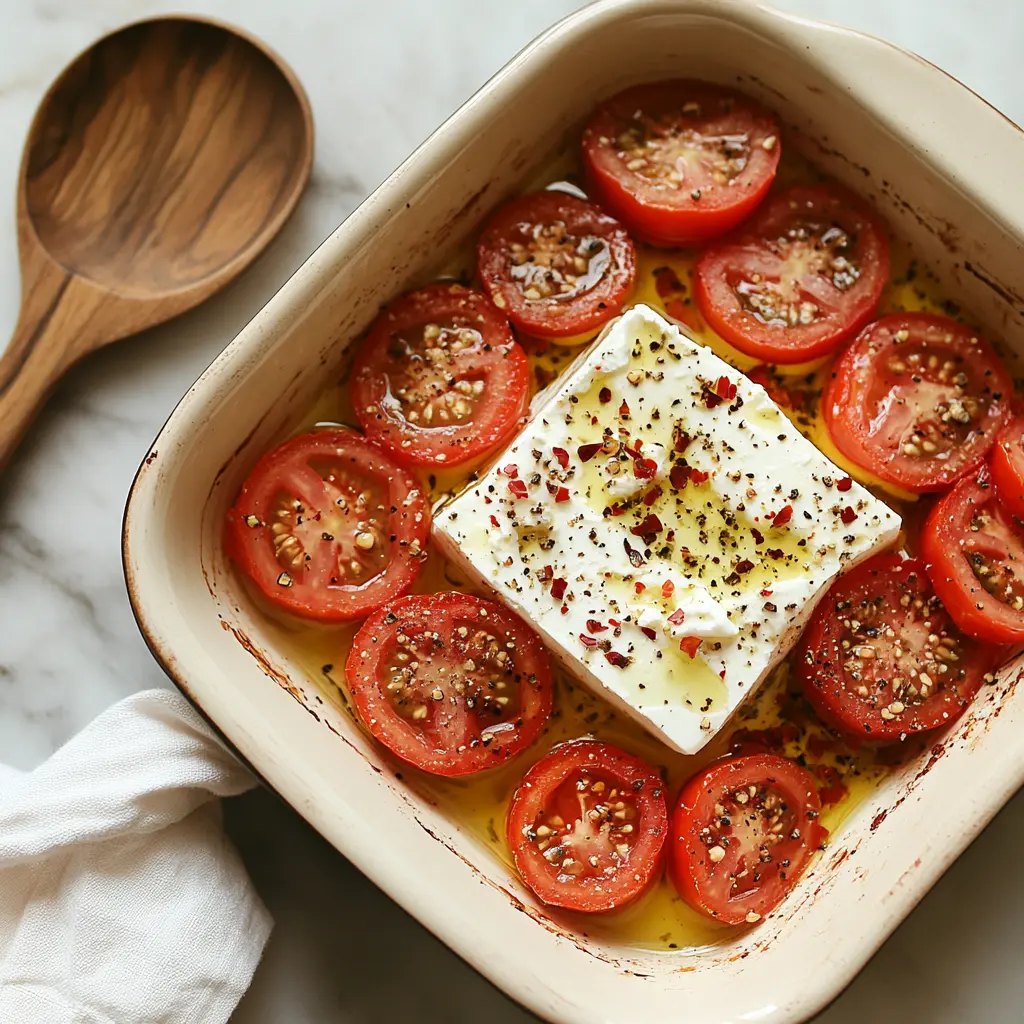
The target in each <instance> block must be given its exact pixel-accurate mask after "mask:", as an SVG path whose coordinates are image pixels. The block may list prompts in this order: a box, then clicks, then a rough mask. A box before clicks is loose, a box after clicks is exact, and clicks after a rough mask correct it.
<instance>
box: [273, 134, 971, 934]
mask: <svg viewBox="0 0 1024 1024" xmlns="http://www.w3.org/2000/svg"><path fill="white" fill-rule="evenodd" d="M574 171H575V169H574V168H573V167H572V165H571V164H570V163H569V162H568V161H562V162H561V163H560V164H558V165H556V166H555V167H554V168H553V169H552V170H550V171H549V172H548V173H547V174H546V175H545V176H544V177H542V178H538V179H537V180H536V181H535V182H534V183H533V186H532V187H533V188H540V187H543V186H544V184H545V183H546V182H549V181H552V180H555V179H558V178H567V177H571V176H573V174H574ZM819 178H820V176H819V175H817V174H816V173H815V172H814V171H813V169H812V168H810V167H809V166H808V165H806V164H804V163H803V162H802V161H800V160H799V159H798V158H795V157H794V156H793V155H792V154H791V153H787V154H786V155H784V157H783V161H782V164H781V166H780V171H779V177H778V183H777V185H776V187H777V188H785V187H789V186H791V185H794V184H798V183H800V182H808V181H813V180H819ZM527 190H529V189H527ZM474 244H475V239H470V240H469V241H468V242H467V244H466V245H465V246H463V247H462V249H460V250H459V252H458V253H457V254H456V256H455V257H454V258H453V259H452V260H451V261H449V262H448V263H447V264H446V265H445V266H444V267H443V268H441V271H442V272H443V273H445V274H452V275H455V276H462V277H463V279H464V280H467V281H468V280H469V276H468V268H470V267H471V266H472V246H473V245H474ZM693 264H694V253H692V252H683V251H678V252H664V251H658V250H653V249H648V248H645V247H643V246H638V279H637V290H636V293H635V295H634V300H633V301H636V302H645V303H647V304H649V305H651V306H652V307H654V308H656V309H660V310H662V311H664V312H665V313H666V314H667V315H668V316H670V317H673V318H675V319H677V320H679V321H680V322H682V323H683V324H684V325H685V326H686V327H688V328H689V329H690V330H691V332H692V333H694V334H695V335H696V337H697V338H698V339H699V340H701V341H702V342H703V343H705V344H707V345H708V346H709V347H711V348H712V349H713V350H714V351H715V352H717V353H718V354H719V355H720V356H722V357H723V358H724V359H726V360H728V361H729V362H730V363H732V364H733V365H734V366H736V367H737V368H738V369H740V370H742V371H744V372H749V371H750V370H751V369H753V368H754V366H755V365H756V360H753V359H751V358H750V357H748V356H745V355H743V354H742V353H739V352H737V351H736V350H735V349H733V348H732V347H731V346H729V345H728V344H726V343H725V342H724V341H722V340H721V339H720V338H718V337H717V336H716V335H715V334H714V333H713V332H712V331H711V330H710V329H709V328H708V326H707V325H706V324H705V323H704V322H703V321H702V320H701V318H700V315H699V313H698V312H697V307H696V304H695V302H694V301H693V298H692V295H693V292H692V272H693ZM664 268H668V269H669V270H670V271H671V273H672V275H674V279H675V282H672V280H671V278H669V277H668V276H667V275H666V274H665V272H664ZM892 268H893V270H892V277H891V280H890V283H889V285H888V287H887V288H886V290H885V293H884V295H883V297H882V302H881V306H880V312H883V313H884V312H890V311H894V310H899V309H925V310H931V311H936V312H944V313H946V314H947V315H952V316H957V315H960V310H959V309H958V308H957V307H955V306H953V305H952V304H950V303H948V302H945V301H944V300H943V298H942V296H941V294H940V292H939V289H938V286H937V282H936V281H935V279H934V278H933V277H932V276H931V275H930V274H929V273H928V272H927V271H926V270H924V269H923V268H922V267H921V266H919V265H918V264H917V263H916V262H915V261H914V260H913V259H911V257H910V255H909V253H908V252H907V250H906V249H905V247H903V246H902V245H901V244H900V243H899V242H894V244H893V248H892ZM659 271H661V273H660V274H659V273H658V272H659ZM666 282H668V284H674V283H678V285H679V286H680V287H679V288H678V290H674V289H673V288H671V287H668V286H667V284H666ZM528 352H529V356H530V362H531V365H532V370H533V374H534V386H535V388H536V389H539V388H541V387H543V386H545V385H547V384H548V383H550V382H551V381H552V380H554V379H555V377H557V376H558V375H559V374H561V373H562V372H564V370H565V369H566V368H567V367H568V366H569V365H570V364H571V363H572V361H573V360H574V359H575V358H576V356H578V354H579V350H578V349H573V348H568V347H563V346H559V345H555V344H543V343H528ZM825 373H827V361H825V362H820V361H819V362H818V363H817V364H813V365H808V366H802V367H801V366H790V367H786V368H785V375H784V376H783V375H777V376H776V375H772V376H770V377H767V378H766V380H765V381H762V382H763V383H768V384H769V386H770V389H771V390H772V391H773V397H775V398H776V400H777V401H780V398H781V399H782V400H781V401H780V404H782V405H783V407H784V408H785V409H786V412H787V413H788V414H789V415H790V418H791V419H792V420H793V421H794V423H795V424H796V425H797V426H798V427H799V429H801V430H802V431H803V432H804V433H805V434H806V435H807V436H808V437H810V439H811V440H812V441H813V442H814V443H815V444H816V445H817V447H818V448H820V449H821V450H822V451H823V452H824V454H825V455H826V456H828V457H829V458H830V459H832V461H834V462H836V463H837V464H838V465H839V466H840V467H841V468H843V469H845V470H846V471H847V472H849V473H850V474H851V475H853V476H855V477H856V478H857V479H858V480H860V481H861V482H863V483H865V484H866V485H867V486H869V487H871V488H872V490H874V491H875V492H876V493H877V494H878V496H879V497H880V498H882V500H884V501H887V502H888V503H889V504H891V505H894V506H895V507H896V508H897V510H898V511H900V512H902V513H904V514H906V513H907V512H908V511H910V508H911V507H910V506H909V505H908V504H907V503H908V502H910V501H912V500H913V499H914V496H913V495H909V494H904V493H902V492H900V491H898V490H894V489H893V488H890V487H887V486H885V485H882V484H881V483H880V482H879V481H877V480H875V479H874V478H872V477H871V476H870V475H868V474H865V473H864V472H863V471H861V470H859V469H858V468H857V467H854V466H852V465H849V464H848V463H846V462H845V460H843V458H842V457H841V456H840V455H839V454H838V452H837V451H836V450H835V448H834V447H833V446H832V445H831V443H830V442H829V441H828V438H827V435H826V434H825V433H824V429H823V427H822V425H821V420H820V416H819V399H820V394H821V382H822V381H823V380H824V376H823V375H824V374H825ZM787 401H788V402H789V405H788V407H787V405H786V402H787ZM354 422H355V419H354V416H353V414H352V408H351V404H350V402H349V399H348V391H347V388H346V387H344V386H339V387H337V388H332V389H330V390H329V391H327V392H326V393H325V394H324V395H323V396H322V397H321V398H320V400H319V401H318V402H317V404H316V406H315V407H314V408H313V409H312V410H311V411H310V414H309V416H308V417H307V418H306V419H305V420H304V421H303V422H302V423H301V424H298V425H297V427H296V430H297V431H298V430H308V429H311V428H313V427H314V426H316V425H317V424H318V423H330V424H334V423H344V424H352V423H354ZM471 469H472V467H462V468H460V469H459V470H456V471H449V472H446V473H444V474H440V475H436V476H432V477H430V478H429V482H430V486H431V488H432V490H433V492H434V496H435V498H441V497H443V496H444V495H445V494H448V493H451V492H453V491H457V490H460V489H461V488H462V487H463V486H464V485H465V484H466V482H467V481H468V479H469V473H470V472H471ZM916 518H917V517H916V516H914V515H913V514H912V512H911V514H910V516H909V519H910V521H911V522H913V521H914V520H915V519H916ZM913 529H914V528H913V527H911V530H912V531H913ZM910 543H911V545H913V543H914V538H913V537H911V538H910ZM451 588H459V589H468V588H464V584H463V581H462V580H461V579H459V578H458V576H457V575H454V574H453V570H452V569H451V568H450V567H449V566H448V565H447V564H446V563H445V562H444V560H443V559H442V558H441V557H440V556H439V555H438V554H437V553H436V552H433V551H432V552H431V556H430V561H429V563H428V565H427V567H426V569H425V571H424V572H423V573H422V575H421V576H420V579H419V581H418V583H417V586H416V590H417V591H421V592H429V591H437V590H447V589H451ZM261 607H266V606H265V605H264V604H262V603H261ZM268 615H269V617H271V618H272V619H273V621H274V623H275V626H274V628H275V631H277V632H278V633H279V639H280V642H281V643H282V646H286V647H287V648H288V649H290V650H292V651H294V652H295V653H296V654H297V656H298V660H300V661H301V662H302V664H304V665H305V666H307V668H308V672H309V676H310V679H311V680H312V681H313V682H315V684H316V685H317V686H318V688H319V689H320V691H321V693H322V694H323V695H324V697H325V699H329V700H331V701H332V702H333V703H335V704H336V705H337V706H339V707H341V708H343V709H344V710H345V711H346V713H348V714H350V715H351V714H352V712H351V709H350V707H349V705H348V700H347V696H346V694H345V691H344V679H343V678H342V671H341V667H342V666H343V665H344V662H345V658H346V655H347V653H348V648H349V645H350V643H351V639H352V636H353V635H354V632H355V626H352V627H342V628H335V629H330V630H327V629H322V628H319V627H315V626H308V625H305V624H296V623H295V622H292V621H289V622H285V621H283V620H282V619H281V618H280V617H279V616H277V615H276V614H275V613H274V612H273V611H269V612H268ZM325 667H326V668H327V671H326V672H325V671H324V669H325ZM788 676H789V672H788V666H786V665H783V666H782V667H781V668H780V669H779V670H777V671H776V673H775V674H774V676H773V677H772V679H771V680H770V681H769V683H768V684H766V685H765V687H764V688H763V689H762V691H761V693H760V694H759V695H758V697H757V698H756V700H755V701H754V702H752V703H751V704H750V706H745V707H743V708H741V709H740V711H739V713H738V714H737V716H736V721H735V722H734V723H732V724H731V725H730V727H728V728H726V729H725V730H723V733H722V735H720V736H719V737H718V738H716V740H715V741H714V742H713V743H712V744H710V745H709V746H708V747H707V748H706V749H705V750H703V751H702V752H701V753H700V755H698V756H693V757H689V756H686V755H680V754H676V753H674V752H673V751H671V750H669V749H668V748H667V747H665V746H663V745H661V744H660V743H658V742H656V741H655V740H653V739H651V738H650V737H648V736H647V735H646V734H645V733H644V732H643V731H642V730H641V729H640V728H639V727H638V726H637V725H635V724H634V723H632V722H630V721H628V720H625V719H623V718H622V717H620V716H618V715H616V714H615V713H614V711H613V710H612V708H611V707H610V706H609V705H608V704H607V703H605V702H604V701H603V700H601V699H600V698H598V697H595V696H593V695H592V694H590V692H589V691H587V690H586V689H585V688H583V687H581V686H580V685H578V684H575V683H573V681H572V680H571V679H569V678H568V677H567V676H566V675H565V674H564V673H560V672H559V673H557V674H556V693H555V712H554V715H553V716H552V718H551V720H550V722H549V724H548V727H547V728H546V730H545V732H544V734H543V736H542V737H541V739H540V740H539V741H538V742H537V743H536V744H534V746H533V747H532V748H531V749H529V750H528V751H526V753H524V754H523V755H522V756H520V757H519V758H517V759H516V760H515V761H513V762H512V763H511V764H509V765H506V766H504V767H502V768H500V769H496V770H494V771H491V772H485V773H484V774H483V775H482V776H477V777H470V778H466V779H460V780H450V779H441V778H436V777H432V776H428V775H425V774H423V773H420V772H417V771H416V770H415V769H410V768H407V767H405V766H401V767H398V766H397V763H396V768H397V770H398V771H400V773H401V776H402V782H401V783H400V784H404V785H409V786H410V787H412V788H413V789H414V790H416V791H418V792H419V793H421V794H422V795H423V796H424V797H425V798H427V799H428V800H430V801H431V802H432V803H435V804H436V805H437V806H438V807H439V808H440V809H441V810H443V811H444V812H445V813H446V814H448V815H450V816H451V818H452V819H453V820H454V821H456V822H457V823H458V824H459V825H460V826H461V827H462V828H464V829H466V830H468V831H470V832H471V833H472V834H473V835H474V836H475V837H476V839H477V840H478V841H479V842H480V843H481V844H482V845H483V846H484V847H486V848H487V849H488V850H490V851H491V853H492V854H493V855H494V856H495V857H496V858H498V859H499V860H500V861H502V862H503V863H505V864H506V865H508V866H510V867H511V856H510V854H509V850H508V847H507V844H506V842H505V839H504V830H505V818H506V814H507V810H508V805H509V802H510V800H511V797H512V793H513V792H514V790H515V788H516V786H517V784H518V782H519V780H520V779H521V778H522V776H523V774H524V773H525V772H526V770H527V769H528V768H529V766H530V765H531V764H533V763H534V762H535V761H536V760H538V759H539V758H540V757H541V756H543V755H544V754H545V753H546V752H547V751H548V750H550V748H551V747H552V746H553V745H554V744H556V743H559V742H562V741H563V740H567V739H573V738H577V737H581V736H595V737H597V738H599V739H602V740H606V741H608V742H611V743H614V744H617V745H620V746H622V747H624V748H625V749H627V750H629V751H631V752H633V753H636V754H638V755H640V756H641V757H644V758H646V759H647V760H649V761H650V762H651V763H652V764H654V765H657V766H658V767H660V768H661V769H662V770H663V771H664V773H665V777H666V779H667V782H668V786H669V794H670V798H672V799H674V797H675V796H676V794H677V793H678V791H679V788H680V787H681V785H682V783H683V782H684V781H685V780H686V779H687V778H689V777H690V776H691V775H693V774H694V773H695V772H696V771H697V770H698V769H699V768H700V767H701V766H702V765H704V764H706V763H707V762H708V761H710V760H712V759H713V758H715V757H718V756H721V755H722V754H724V753H727V752H728V749H729V742H730V737H731V736H732V735H733V734H734V733H735V732H736V730H738V729H742V730H745V731H747V733H748V734H751V735H753V736H755V737H756V736H757V735H758V734H761V735H765V736H772V737H774V740H775V742H776V743H777V744H779V743H781V745H779V746H777V747H776V751H777V752H779V753H784V754H786V755H788V756H791V757H802V758H804V759H805V760H806V761H807V762H808V764H809V767H811V768H812V770H814V769H817V770H818V771H819V772H827V771H829V770H831V771H832V772H833V773H834V774H835V777H838V779H839V780H840V781H839V786H838V787H837V791H841V792H845V795H844V796H842V798H841V799H839V801H838V803H836V804H833V805H831V806H828V807H826V808H825V810H824V811H823V814H822V817H821V822H822V824H823V825H824V826H825V827H826V828H827V829H828V830H829V832H830V833H831V834H832V836H833V842H834V841H835V835H836V833H837V832H838V831H839V830H840V829H841V827H842V823H843V821H844V820H845V819H846V818H847V817H848V816H849V814H850V813H851V812H852V811H853V810H854V809H855V807H856V806H857V805H858V803H860V802H861V801H862V800H864V799H865V798H866V797H867V796H868V795H869V794H870V793H871V792H872V790H873V789H874V787H875V786H876V785H877V783H878V781H879V780H880V779H881V778H882V776H883V775H884V774H885V772H886V771H887V770H888V769H887V768H886V767H885V766H884V765H883V764H881V763H880V762H879V761H878V760H876V758H875V757H874V755H872V753H871V752H870V751H860V752H851V751H847V750H842V749H838V750H837V749H830V741H829V738H828V737H827V735H826V734H825V733H824V731H823V730H822V729H821V727H820V726H818V725H817V724H816V723H814V722H813V721H812V722H809V723H808V722H806V721H803V722H801V725H800V728H799V729H797V732H798V733H799V735H797V736H795V737H794V736H793V735H792V732H793V726H792V723H789V722H788V719H784V717H783V715H784V713H786V714H788V712H787V711H786V709H787V708H789V707H791V705H792V700H791V698H790V697H789V696H788V692H789V686H788V682H789V679H788ZM353 717H354V716H353ZM787 726H788V729H789V732H787V733H784V735H783V737H782V739H781V741H780V740H779V737H778V734H779V733H780V732H781V731H783V728H784V727H787ZM908 753H909V752H908ZM549 915H550V917H551V918H552V920H554V921H556V922H558V923H559V924H561V925H563V926H566V927H569V928H571V929H572V930H573V931H575V932H577V933H579V934H582V935H586V936H590V937H592V938H593V939H595V940H597V941H606V942H610V943H614V944H620V945H626V946H633V947H636V948H638V949H655V950H661V951H665V950H679V951H681V952H682V951H685V950H687V949H693V948H694V947H698V946H704V945H707V944H709V943H714V942H717V941H721V940H723V939H725V938H728V937H730V936H732V935H734V934H735V933H736V932H737V931H738V929H736V928H731V927H727V926H723V925H719V924H716V923H715V922H713V921H710V920H708V919H707V918H704V917H703V916H701V915H699V914H697V913H696V912H695V911H693V910H691V909H690V908H689V907H688V906H687V905H686V904H685V903H683V901H682V900H681V899H680V898H679V897H678V896H677V895H676V894H675V891H674V889H673V888H672V886H671V885H670V884H669V882H668V881H667V879H662V880H661V881H660V882H659V883H658V884H657V885H656V886H655V887H654V888H653V890H652V891H651V892H650V893H649V894H648V895H647V896H645V897H644V898H643V899H642V900H641V901H640V902H639V903H638V904H636V905H634V906H631V907H628V908H626V909H625V910H622V911H619V912H615V913H611V914H605V915H597V916H586V915H574V914H571V913H565V912H555V911H549Z"/></svg>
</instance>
